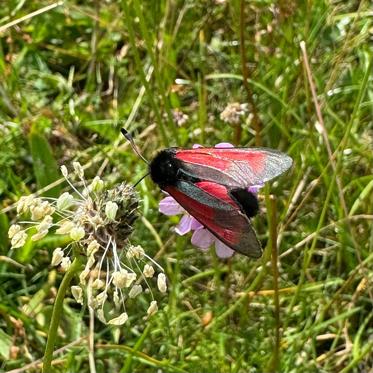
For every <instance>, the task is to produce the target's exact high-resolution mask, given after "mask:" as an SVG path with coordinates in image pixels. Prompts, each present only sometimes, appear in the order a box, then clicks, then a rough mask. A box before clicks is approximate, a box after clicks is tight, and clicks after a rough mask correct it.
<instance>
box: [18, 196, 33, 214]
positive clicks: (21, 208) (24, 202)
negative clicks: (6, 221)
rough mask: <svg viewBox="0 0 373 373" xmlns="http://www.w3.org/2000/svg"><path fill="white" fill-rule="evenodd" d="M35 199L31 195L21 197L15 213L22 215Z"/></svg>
mask: <svg viewBox="0 0 373 373" xmlns="http://www.w3.org/2000/svg"><path fill="white" fill-rule="evenodd" d="M34 200H35V197H34V196H33V195H29V196H22V197H21V198H20V199H19V201H18V202H17V213H18V214H23V213H26V212H27V211H28V209H29V208H30V206H32V205H33V203H34Z"/></svg>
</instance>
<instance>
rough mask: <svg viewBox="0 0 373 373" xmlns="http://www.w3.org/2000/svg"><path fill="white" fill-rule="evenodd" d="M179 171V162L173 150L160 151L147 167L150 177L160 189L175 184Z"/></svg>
mask: <svg viewBox="0 0 373 373" xmlns="http://www.w3.org/2000/svg"><path fill="white" fill-rule="evenodd" d="M179 169H180V161H179V160H178V159H176V158H175V149H173V148H170V149H165V150H161V151H160V152H159V153H158V154H157V155H156V157H155V158H154V159H153V160H152V161H151V162H150V165H149V171H150V177H151V178H152V180H153V181H154V182H155V183H156V184H158V185H159V186H160V187H161V188H162V187H165V186H167V185H174V184H175V183H176V181H177V180H178V179H177V173H178V170H179Z"/></svg>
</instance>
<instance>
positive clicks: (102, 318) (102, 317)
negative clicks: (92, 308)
mask: <svg viewBox="0 0 373 373" xmlns="http://www.w3.org/2000/svg"><path fill="white" fill-rule="evenodd" d="M96 314H97V318H98V319H99V320H100V321H101V322H102V323H103V324H106V319H105V314H104V310H103V309H99V310H97V312H96Z"/></svg>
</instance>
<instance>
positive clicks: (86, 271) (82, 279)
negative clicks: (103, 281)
mask: <svg viewBox="0 0 373 373" xmlns="http://www.w3.org/2000/svg"><path fill="white" fill-rule="evenodd" d="M89 272H90V270H89V268H88V267H87V265H86V266H85V268H84V269H83V271H82V272H80V275H79V281H80V283H81V284H82V285H85V283H86V278H87V276H88V275H89Z"/></svg>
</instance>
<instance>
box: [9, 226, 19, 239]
mask: <svg viewBox="0 0 373 373" xmlns="http://www.w3.org/2000/svg"><path fill="white" fill-rule="evenodd" d="M20 231H21V226H19V225H18V224H12V225H11V226H10V227H9V230H8V237H9V238H10V239H12V238H13V237H14V236H15V234H16V233H18V232H20Z"/></svg>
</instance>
